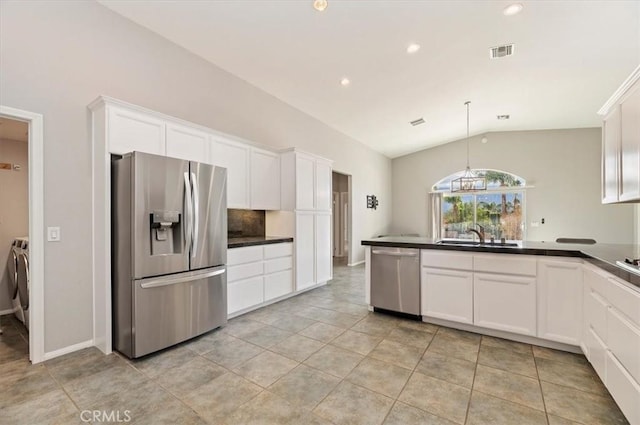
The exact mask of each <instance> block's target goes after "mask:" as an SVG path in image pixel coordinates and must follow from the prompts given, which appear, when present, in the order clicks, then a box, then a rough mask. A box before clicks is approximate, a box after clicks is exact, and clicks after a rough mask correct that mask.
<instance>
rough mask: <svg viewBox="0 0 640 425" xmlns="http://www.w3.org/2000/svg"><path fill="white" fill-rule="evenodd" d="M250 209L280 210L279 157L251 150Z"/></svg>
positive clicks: (254, 149) (270, 153) (259, 150)
mask: <svg viewBox="0 0 640 425" xmlns="http://www.w3.org/2000/svg"><path fill="white" fill-rule="evenodd" d="M250 174H251V176H250V178H251V209H254V210H279V209H280V155H279V154H277V153H273V152H269V151H265V150H263V149H257V148H251V168H250Z"/></svg>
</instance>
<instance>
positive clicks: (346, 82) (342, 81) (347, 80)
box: [340, 77, 351, 87]
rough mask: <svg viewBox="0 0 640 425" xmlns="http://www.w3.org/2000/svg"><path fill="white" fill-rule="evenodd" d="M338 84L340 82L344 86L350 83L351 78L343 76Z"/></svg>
mask: <svg viewBox="0 0 640 425" xmlns="http://www.w3.org/2000/svg"><path fill="white" fill-rule="evenodd" d="M340 84H342V85H343V86H344V87H346V86H348V85H349V84H351V80H349V79H348V78H347V77H344V78H343V79H342V80H340Z"/></svg>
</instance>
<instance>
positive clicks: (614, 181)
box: [602, 106, 620, 203]
mask: <svg viewBox="0 0 640 425" xmlns="http://www.w3.org/2000/svg"><path fill="white" fill-rule="evenodd" d="M619 163H620V107H619V106H616V107H615V108H614V109H613V110H612V111H611V112H610V113H609V115H607V116H606V117H605V119H604V121H603V123H602V203H610V202H618V182H619V178H620V176H619V174H618V167H619V165H620V164H619Z"/></svg>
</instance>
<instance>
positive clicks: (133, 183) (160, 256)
mask: <svg viewBox="0 0 640 425" xmlns="http://www.w3.org/2000/svg"><path fill="white" fill-rule="evenodd" d="M111 168H112V182H111V191H112V193H111V195H112V270H111V271H112V279H113V282H112V305H113V345H114V348H115V349H116V350H118V351H120V352H121V353H123V354H125V355H126V356H128V357H130V358H135V357H140V356H144V355H146V354H149V353H152V352H154V351H157V350H161V349H163V348H166V347H169V346H171V345H174V344H177V343H179V342H181V341H185V340H187V339H189V338H192V337H194V336H196V335H200V334H202V333H205V332H207V331H210V330H212V329H215V328H216V327H218V326H221V325H224V324H225V323H226V322H227V277H226V266H225V264H226V261H227V192H226V181H227V170H226V169H225V168H221V167H215V166H212V165H207V164H201V163H198V162H194V161H184V160H180V159H174V158H167V157H163V156H158V155H151V154H146V153H141V152H133V153H129V154H126V155H124V156H123V157H121V158H114V159H113V161H112V164H111Z"/></svg>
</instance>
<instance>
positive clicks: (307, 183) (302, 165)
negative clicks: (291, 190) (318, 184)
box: [296, 153, 316, 210]
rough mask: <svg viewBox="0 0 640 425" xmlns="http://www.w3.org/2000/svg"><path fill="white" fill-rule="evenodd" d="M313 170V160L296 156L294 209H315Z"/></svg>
mask: <svg viewBox="0 0 640 425" xmlns="http://www.w3.org/2000/svg"><path fill="white" fill-rule="evenodd" d="M315 168H316V161H315V159H314V158H312V157H309V156H306V155H302V154H299V153H298V154H296V209H298V210H313V209H315V196H316V195H315Z"/></svg>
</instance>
